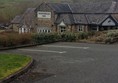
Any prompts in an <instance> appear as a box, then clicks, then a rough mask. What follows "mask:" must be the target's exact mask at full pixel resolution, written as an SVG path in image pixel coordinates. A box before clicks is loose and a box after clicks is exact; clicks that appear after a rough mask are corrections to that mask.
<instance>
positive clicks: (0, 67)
mask: <svg viewBox="0 0 118 83" xmlns="http://www.w3.org/2000/svg"><path fill="white" fill-rule="evenodd" d="M30 61H31V58H30V57H27V56H23V55H18V54H0V80H2V79H4V78H6V77H7V76H9V75H11V74H12V73H15V72H17V71H18V70H20V69H22V68H23V67H25V66H26V65H27V64H28V63H29V62H30Z"/></svg>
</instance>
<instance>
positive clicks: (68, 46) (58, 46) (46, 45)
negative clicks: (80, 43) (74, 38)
mask: <svg viewBox="0 0 118 83" xmlns="http://www.w3.org/2000/svg"><path fill="white" fill-rule="evenodd" d="M42 46H45V47H58V48H74V49H89V47H76V46H59V45H42Z"/></svg>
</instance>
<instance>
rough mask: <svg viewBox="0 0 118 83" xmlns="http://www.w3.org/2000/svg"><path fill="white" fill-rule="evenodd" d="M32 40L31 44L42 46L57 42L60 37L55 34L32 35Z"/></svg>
mask: <svg viewBox="0 0 118 83" xmlns="http://www.w3.org/2000/svg"><path fill="white" fill-rule="evenodd" d="M32 38H33V42H35V43H38V44H42V43H50V42H55V41H59V40H60V35H59V34H57V33H39V34H34V35H33V36H32Z"/></svg>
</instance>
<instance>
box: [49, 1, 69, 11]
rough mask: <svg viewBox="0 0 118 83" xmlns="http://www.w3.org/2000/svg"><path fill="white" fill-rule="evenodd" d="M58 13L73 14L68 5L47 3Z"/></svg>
mask: <svg viewBox="0 0 118 83" xmlns="http://www.w3.org/2000/svg"><path fill="white" fill-rule="evenodd" d="M47 4H48V5H49V6H50V7H51V8H52V9H53V10H54V11H55V12H56V13H71V10H70V8H69V6H68V4H61V3H47Z"/></svg>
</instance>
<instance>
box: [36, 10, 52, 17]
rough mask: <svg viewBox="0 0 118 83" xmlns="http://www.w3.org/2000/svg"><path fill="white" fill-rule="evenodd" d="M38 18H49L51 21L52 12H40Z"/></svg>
mask: <svg viewBox="0 0 118 83" xmlns="http://www.w3.org/2000/svg"><path fill="white" fill-rule="evenodd" d="M37 16H38V18H47V19H50V18H51V12H42V11H38V12H37Z"/></svg>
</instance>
